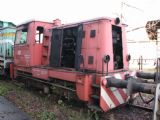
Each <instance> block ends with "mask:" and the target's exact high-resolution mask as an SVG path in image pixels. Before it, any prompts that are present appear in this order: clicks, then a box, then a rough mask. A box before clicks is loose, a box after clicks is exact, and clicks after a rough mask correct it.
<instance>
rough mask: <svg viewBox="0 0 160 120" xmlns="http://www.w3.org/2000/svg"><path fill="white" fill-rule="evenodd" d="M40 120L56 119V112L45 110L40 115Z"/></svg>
mask: <svg viewBox="0 0 160 120" xmlns="http://www.w3.org/2000/svg"><path fill="white" fill-rule="evenodd" d="M40 120H56V114H55V113H54V112H49V111H44V112H42V114H41V116H40Z"/></svg>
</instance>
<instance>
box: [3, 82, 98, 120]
mask: <svg viewBox="0 0 160 120" xmlns="http://www.w3.org/2000/svg"><path fill="white" fill-rule="evenodd" d="M0 95H1V96H4V97H5V98H7V99H8V100H9V101H11V102H13V103H14V104H15V105H16V106H17V107H18V108H20V109H21V110H22V111H25V112H27V113H28V114H29V115H30V116H31V117H32V118H33V120H91V119H92V118H93V117H92V116H93V113H91V112H90V111H89V110H86V108H82V107H81V108H78V107H77V108H76V107H75V106H72V105H68V104H67V103H65V102H63V100H61V99H57V98H56V97H54V96H53V95H44V94H42V93H41V92H39V91H36V92H35V91H34V90H30V89H27V88H25V87H24V86H23V85H17V84H15V83H14V82H11V81H2V80H0ZM96 119H98V117H97V118H96Z"/></svg>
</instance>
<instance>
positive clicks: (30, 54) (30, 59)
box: [14, 18, 128, 111]
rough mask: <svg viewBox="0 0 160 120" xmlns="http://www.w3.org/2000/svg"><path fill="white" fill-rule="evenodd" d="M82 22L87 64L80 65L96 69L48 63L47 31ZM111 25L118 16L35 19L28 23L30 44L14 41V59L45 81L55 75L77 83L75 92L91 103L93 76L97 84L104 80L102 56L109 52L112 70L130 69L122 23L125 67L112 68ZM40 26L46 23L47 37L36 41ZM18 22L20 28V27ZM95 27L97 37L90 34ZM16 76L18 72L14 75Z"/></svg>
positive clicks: (22, 69)
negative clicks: (71, 21) (63, 22)
mask: <svg viewBox="0 0 160 120" xmlns="http://www.w3.org/2000/svg"><path fill="white" fill-rule="evenodd" d="M79 24H83V30H84V31H85V38H83V40H82V49H81V54H82V56H83V58H84V65H83V63H81V65H80V67H81V69H87V70H94V71H96V73H94V74H93V73H82V72H78V71H76V70H74V69H70V70H68V69H65V68H51V67H48V64H49V56H50V49H51V48H50V47H51V42H50V40H51V32H49V31H48V29H50V28H51V27H55V26H56V27H57V25H58V26H60V27H66V28H67V27H71V26H76V25H79ZM112 25H115V19H110V18H100V19H94V20H90V21H83V22H79V23H74V24H68V25H60V23H59V21H55V24H52V23H45V22H39V21H33V22H30V23H29V33H28V36H27V44H24V45H15V47H14V62H15V69H14V74H15V75H16V71H17V70H19V71H24V72H27V73H32V76H33V77H35V78H40V79H43V80H45V81H47V80H49V78H56V79H58V80H65V81H70V82H73V83H75V85H76V94H77V96H78V97H79V99H80V100H82V101H87V102H88V103H91V102H92V100H91V97H90V96H91V94H92V92H93V91H92V87H91V85H92V84H93V82H94V80H95V81H96V83H97V84H101V77H102V74H99V73H100V72H102V58H103V57H104V55H110V62H109V73H111V72H116V73H118V72H119V71H122V70H128V61H127V60H126V56H127V47H126V46H127V45H126V37H125V25H122V24H119V25H116V26H119V27H121V28H122V41H123V43H122V45H123V64H124V67H123V69H122V70H117V71H115V70H114V68H113V45H112V43H113V42H112V27H111V26H112ZM37 26H44V28H45V32H44V38H43V43H42V44H36V43H35V40H34V38H35V30H36V27H37ZM20 28H21V26H19V27H18V28H17V29H20ZM93 29H94V30H96V37H94V38H90V30H93ZM88 56H93V57H94V63H93V64H88ZM103 69H104V71H106V64H104V68H103ZM15 77H16V76H15ZM104 103H105V102H104V100H103V99H101V101H100V107H101V108H102V109H103V110H104V111H107V110H109V107H108V106H106V105H104ZM118 105H119V104H117V106H118Z"/></svg>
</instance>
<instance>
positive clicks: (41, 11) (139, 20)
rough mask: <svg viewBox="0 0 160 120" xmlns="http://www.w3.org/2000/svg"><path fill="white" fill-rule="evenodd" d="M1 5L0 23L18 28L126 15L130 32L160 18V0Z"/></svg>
mask: <svg viewBox="0 0 160 120" xmlns="http://www.w3.org/2000/svg"><path fill="white" fill-rule="evenodd" d="M122 1H123V2H125V3H126V4H128V5H130V6H127V5H123V9H122V10H121V8H122V7H121V2H122ZM0 5H1V6H0V20H5V21H11V22H13V23H15V24H20V23H23V22H25V21H28V20H31V19H35V20H44V21H49V22H52V20H54V19H56V18H59V19H61V20H62V23H70V22H76V21H80V20H86V19H90V18H95V17H102V16H108V17H117V16H119V15H120V14H121V13H122V14H123V17H124V19H123V22H125V23H126V24H128V29H130V28H135V27H138V26H143V25H145V24H146V21H147V20H154V19H159V18H160V14H159V11H160V7H159V5H160V0H0ZM131 6H132V7H131ZM134 7H136V8H138V9H135V8H134ZM139 9H141V10H139ZM121 11H122V12H121Z"/></svg>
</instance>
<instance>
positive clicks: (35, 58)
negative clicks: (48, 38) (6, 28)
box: [14, 21, 53, 67]
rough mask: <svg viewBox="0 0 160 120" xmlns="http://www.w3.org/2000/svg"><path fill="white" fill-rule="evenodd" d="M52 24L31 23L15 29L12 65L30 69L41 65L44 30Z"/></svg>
mask: <svg viewBox="0 0 160 120" xmlns="http://www.w3.org/2000/svg"><path fill="white" fill-rule="evenodd" d="M52 25H53V24H52V23H46V22H40V21H31V22H28V23H24V24H22V25H19V26H18V27H17V31H16V40H15V46H14V56H15V58H14V64H15V65H17V66H23V67H32V66H37V65H41V64H42V47H43V45H42V43H43V37H44V32H45V29H47V28H48V29H49V28H51V27H52Z"/></svg>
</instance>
